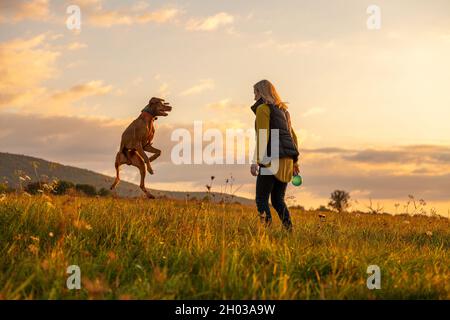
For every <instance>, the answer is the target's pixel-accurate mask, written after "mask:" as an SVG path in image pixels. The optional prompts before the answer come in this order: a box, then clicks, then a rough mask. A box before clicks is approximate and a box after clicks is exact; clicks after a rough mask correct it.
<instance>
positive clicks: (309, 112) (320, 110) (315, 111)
mask: <svg viewBox="0 0 450 320" xmlns="http://www.w3.org/2000/svg"><path fill="white" fill-rule="evenodd" d="M325 112H326V109H325V108H311V109H309V110H307V111H306V112H305V113H304V114H303V116H304V117H309V116H314V115H318V114H323V113H325Z"/></svg>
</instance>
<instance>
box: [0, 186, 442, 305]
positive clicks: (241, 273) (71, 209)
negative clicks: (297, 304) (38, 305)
mask: <svg viewBox="0 0 450 320" xmlns="http://www.w3.org/2000/svg"><path fill="white" fill-rule="evenodd" d="M292 216H293V223H294V232H293V233H292V234H289V233H286V232H284V231H283V230H282V228H281V226H280V224H279V222H278V221H277V219H275V218H274V224H273V226H272V227H271V228H265V227H263V226H261V225H260V224H259V221H258V219H257V215H256V213H255V210H254V208H253V207H246V206H241V205H238V204H213V203H208V202H196V201H188V202H180V201H170V200H156V201H148V200H144V199H142V200H141V199H138V200H125V199H112V198H108V199H97V198H83V197H70V196H63V197H48V196H36V197H29V196H14V195H8V196H7V197H5V198H2V200H1V202H0V255H1V256H0V298H3V299H88V298H89V299H432V298H436V299H450V251H449V249H450V222H449V220H448V219H446V218H439V217H423V216H390V215H362V214H333V213H328V214H327V216H326V218H322V219H320V218H319V217H318V213H317V212H303V213H302V212H300V211H295V210H294V211H293V212H292ZM373 264H376V265H378V266H380V268H381V272H382V276H381V286H382V289H381V290H368V289H367V286H366V280H367V277H368V275H367V274H366V269H367V267H368V266H369V265H373ZM69 265H78V266H80V268H81V275H82V289H81V290H68V289H67V288H66V279H67V277H68V276H69V275H68V274H66V268H67V267H68V266H69Z"/></svg>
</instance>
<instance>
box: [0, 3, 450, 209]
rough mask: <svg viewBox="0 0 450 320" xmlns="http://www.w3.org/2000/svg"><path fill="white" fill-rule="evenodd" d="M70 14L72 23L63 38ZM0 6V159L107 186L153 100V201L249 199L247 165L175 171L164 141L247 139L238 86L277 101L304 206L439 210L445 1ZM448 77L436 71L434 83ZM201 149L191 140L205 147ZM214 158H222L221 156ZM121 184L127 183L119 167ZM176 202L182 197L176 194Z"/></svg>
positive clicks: (449, 111) (447, 25) (246, 96)
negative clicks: (222, 193)
mask: <svg viewBox="0 0 450 320" xmlns="http://www.w3.org/2000/svg"><path fill="white" fill-rule="evenodd" d="M69 4H78V5H79V6H80V8H81V11H82V24H81V29H80V30H69V29H68V28H67V26H66V21H67V19H68V17H69V14H67V11H66V9H67V7H68V6H69ZM371 4H373V3H372V1H365V0H364V1H358V0H352V1H341V0H339V1H334V2H333V3H329V2H327V1H306V0H304V1H293V0H286V1H279V2H277V6H276V7H274V6H273V3H270V2H268V1H267V2H266V1H258V2H256V1H247V2H245V3H242V2H237V1H227V2H215V3H210V2H208V3H207V4H206V3H205V2H204V1H183V2H181V1H170V3H169V4H168V3H167V2H166V1H132V2H131V3H130V4H128V5H127V6H125V5H123V4H121V3H120V1H116V0H111V1H102V0H79V1H60V2H56V1H50V0H33V1H28V2H25V1H9V0H8V1H2V2H1V3H0V25H1V29H0V74H2V78H0V90H1V94H0V151H1V152H8V153H14V154H24V155H27V156H33V157H37V158H41V159H45V160H49V161H52V162H58V163H62V164H64V165H70V166H74V167H78V168H85V169H88V170H92V171H95V172H98V173H101V174H105V175H108V176H114V157H115V153H116V151H117V148H118V147H119V143H120V135H121V134H122V132H123V130H124V129H125V128H126V127H127V126H128V124H129V123H130V122H131V121H132V120H133V119H134V118H136V117H137V116H138V115H139V112H140V110H141V109H142V108H143V107H144V106H145V105H146V103H147V102H148V99H149V98H150V97H152V96H159V97H163V98H165V99H166V100H167V101H170V102H171V103H172V105H173V111H172V112H171V114H170V115H169V116H168V117H167V118H160V119H159V120H158V121H157V130H156V135H155V142H154V145H155V146H156V147H158V148H160V149H162V152H163V154H162V157H161V158H159V159H158V160H156V161H155V162H154V163H152V166H153V168H154V170H155V175H152V176H149V175H147V178H146V185H147V187H149V188H152V189H158V190H167V191H181V190H180V189H179V188H186V189H187V191H188V192H194V191H202V192H205V184H207V183H208V181H209V178H210V176H215V177H216V178H217V179H218V180H219V179H220V180H221V181H223V180H225V179H226V178H229V176H230V174H232V175H233V177H234V178H235V183H236V185H237V186H242V187H241V188H240V190H239V192H238V193H237V194H236V195H239V196H244V197H247V198H250V199H252V198H254V190H253V189H254V178H253V177H252V176H251V175H250V173H249V165H206V164H201V165H174V164H173V162H172V161H171V159H170V154H171V150H172V148H173V146H174V144H175V143H174V142H173V141H171V139H170V136H171V133H172V132H173V131H174V130H175V129H179V128H185V129H187V130H188V131H189V132H192V130H193V125H194V121H197V120H198V121H202V122H203V124H204V127H205V129H209V128H211V129H219V130H220V131H221V132H222V133H224V132H225V130H226V129H228V128H233V129H243V130H246V129H249V128H250V129H251V128H253V122H254V115H253V114H252V113H251V111H250V106H251V105H252V104H253V103H254V101H253V85H254V83H256V82H257V81H259V80H261V79H264V78H267V79H269V80H271V81H272V82H273V83H274V85H275V86H276V88H277V90H278V91H279V93H280V95H281V97H282V99H283V100H284V101H288V102H289V105H288V106H289V111H290V113H291V118H292V121H293V127H294V129H295V131H296V133H297V136H298V137H299V139H300V141H301V143H300V153H301V158H300V170H301V171H300V173H301V175H302V176H303V177H304V179H305V184H304V185H303V186H302V187H301V188H295V187H293V186H292V185H290V186H289V188H288V192H287V194H288V196H295V197H296V199H297V204H299V205H302V206H304V207H305V208H310V207H318V206H319V205H326V204H327V203H328V198H329V195H330V193H331V192H333V191H334V190H335V189H343V190H346V191H348V192H350V194H351V196H352V198H353V199H356V200H358V202H359V204H358V205H356V204H355V207H356V208H360V209H364V208H365V206H366V205H367V204H368V202H369V199H372V200H373V202H374V203H375V204H376V203H377V202H379V203H380V204H381V205H382V206H384V207H385V210H386V211H388V212H394V211H395V204H396V203H402V204H404V203H406V202H407V201H408V195H414V196H415V197H416V199H424V200H425V201H426V202H427V203H428V205H427V209H428V210H431V208H433V207H435V208H436V209H437V210H438V212H439V213H440V214H442V215H444V216H447V215H448V214H449V213H450V193H449V191H448V190H450V128H449V127H448V123H447V122H448V120H447V119H449V118H450V108H449V107H448V106H449V103H450V92H449V91H448V88H447V87H448V83H450V73H449V72H448V70H450V60H449V59H448V57H449V56H450V20H449V19H448V12H450V3H449V2H448V1H445V0H434V1H431V2H427V3H424V2H423V1H419V0H416V1H406V0H396V1H387V0H383V1H381V0H380V1H376V4H377V5H378V6H379V8H380V9H381V28H380V29H377V30H369V29H368V27H367V20H368V18H369V17H370V14H368V13H367V8H368V7H369V6H370V5H371ZM446 71H447V72H446ZM205 145H206V143H205ZM225 151H226V152H227V151H229V150H225ZM123 168H124V169H123V171H122V175H123V178H124V180H127V181H129V182H132V183H136V182H137V181H138V173H137V172H136V170H135V168H125V166H124V167H123ZM186 189H185V190H186Z"/></svg>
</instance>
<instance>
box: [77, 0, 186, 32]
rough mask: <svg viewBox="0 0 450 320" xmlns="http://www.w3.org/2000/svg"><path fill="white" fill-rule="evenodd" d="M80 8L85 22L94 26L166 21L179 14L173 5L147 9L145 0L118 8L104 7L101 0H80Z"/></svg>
mask: <svg viewBox="0 0 450 320" xmlns="http://www.w3.org/2000/svg"><path fill="white" fill-rule="evenodd" d="M79 5H80V7H81V9H82V10H84V11H86V12H87V13H86V15H85V16H86V17H87V22H88V23H89V24H90V25H92V26H95V27H102V28H109V27H113V26H121V25H122V26H123V25H135V24H148V23H158V24H160V23H166V22H170V21H172V20H174V19H175V18H176V17H177V16H178V15H180V13H181V12H180V10H179V9H177V8H175V7H166V8H160V9H157V10H153V11H152V10H148V7H149V5H148V4H147V3H146V2H142V1H141V2H137V3H135V4H134V5H132V6H128V7H123V8H119V9H106V8H104V6H103V1H102V0H82V1H81V2H80V3H79Z"/></svg>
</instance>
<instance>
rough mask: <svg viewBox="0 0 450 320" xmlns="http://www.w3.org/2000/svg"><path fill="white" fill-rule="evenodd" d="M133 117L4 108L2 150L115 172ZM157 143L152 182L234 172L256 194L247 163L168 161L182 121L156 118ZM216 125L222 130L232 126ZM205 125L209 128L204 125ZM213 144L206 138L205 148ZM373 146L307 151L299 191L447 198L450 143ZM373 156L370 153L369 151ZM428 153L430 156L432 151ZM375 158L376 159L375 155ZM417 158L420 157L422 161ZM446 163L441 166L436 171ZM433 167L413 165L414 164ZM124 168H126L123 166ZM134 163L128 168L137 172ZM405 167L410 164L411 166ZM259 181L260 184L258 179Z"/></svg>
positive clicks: (199, 181) (201, 180)
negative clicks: (16, 111)
mask: <svg viewBox="0 0 450 320" xmlns="http://www.w3.org/2000/svg"><path fill="white" fill-rule="evenodd" d="M130 121H131V119H130V120H121V121H116V120H113V119H98V118H79V117H67V116H39V115H32V114H12V113H5V112H3V113H2V114H1V116H0V151H2V152H11V153H19V154H26V155H32V156H37V157H41V158H44V159H48V160H52V161H57V162H61V163H63V164H69V165H74V166H78V167H82V168H88V169H91V170H95V171H100V172H107V173H109V174H113V172H114V167H113V162H114V155H115V153H116V152H117V148H118V145H119V143H120V136H121V133H122V132H123V130H124V129H125V128H126V126H127V125H128V124H129V122H130ZM156 126H157V130H156V137H155V142H154V145H155V147H157V148H160V149H162V151H163V153H162V156H161V158H159V159H158V160H157V161H156V162H155V163H154V166H153V167H154V169H155V172H156V174H155V175H154V176H151V177H148V178H147V181H151V183H150V186H151V185H152V183H160V184H166V185H170V184H171V183H172V184H174V183H179V184H180V183H188V184H189V185H195V186H198V190H202V188H203V186H204V184H205V183H207V182H208V179H209V176H211V175H215V176H216V177H220V178H222V177H227V176H229V175H230V173H232V174H233V176H235V178H236V185H241V184H243V185H248V186H250V187H249V188H248V190H246V192H247V193H251V192H252V190H253V189H252V187H251V186H252V185H253V184H254V178H253V177H251V176H250V175H249V172H248V165H205V164H203V165H179V166H177V165H174V164H172V162H171V159H170V153H171V150H172V147H173V146H174V145H175V144H176V143H177V142H174V141H171V138H170V137H171V133H172V132H173V130H174V129H177V128H186V129H188V130H189V131H190V132H191V131H192V128H191V127H192V124H191V125H190V126H189V125H187V124H183V123H175V124H167V123H164V122H159V121H158V122H157V124H156ZM208 126H209V127H214V126H217V128H219V129H220V130H221V131H222V132H224V130H225V129H226V127H227V125H226V124H225V125H223V126H222V127H221V126H220V124H218V123H217V124H210V125H208ZM205 129H206V128H205ZM207 144H208V142H204V143H203V146H204V147H205V146H206V145H207ZM392 149H396V150H397V151H398V152H404V155H408V154H413V155H415V157H413V156H411V155H409V156H408V157H406V158H404V159H402V158H399V156H398V155H396V156H394V158H393V159H392V154H391V153H389V152H388V151H392ZM366 151H367V150H347V149H341V148H322V149H306V150H301V160H300V168H301V174H302V176H303V178H304V181H305V185H304V187H302V190H299V189H295V190H294V191H295V194H296V195H300V194H303V193H300V191H302V192H307V193H308V197H310V198H311V197H312V198H317V199H326V198H328V196H329V195H330V193H331V192H332V191H333V190H335V189H344V190H347V191H349V192H351V193H352V195H353V196H354V198H356V199H358V200H363V201H365V200H364V199H368V198H373V199H393V200H396V199H404V198H406V197H407V195H408V194H413V195H415V196H416V197H417V198H424V199H425V200H428V201H448V200H449V199H450V193H449V190H450V162H449V161H448V160H449V159H448V158H447V157H448V154H449V152H450V147H449V146H433V145H429V146H405V147H399V148H385V149H378V150H377V152H378V153H379V154H381V153H385V154H386V157H387V159H383V158H382V157H380V155H379V154H377V155H374V156H367V153H366ZM358 154H365V157H362V158H357V160H356V159H355V158H349V155H358ZM370 154H371V155H372V153H370ZM427 154H428V155H427ZM374 159H376V161H374ZM417 159H421V163H420V164H418V165H417V166H416V167H414V166H411V165H412V164H413V165H414V164H415V161H416V160H417ZM392 160H395V161H396V163H395V165H391V166H388V167H386V166H385V162H386V161H388V162H390V161H392ZM437 161H440V162H439V163H440V168H441V169H440V170H433V167H435V166H436V162H437ZM420 167H422V168H425V169H430V170H431V171H430V170H416V171H415V170H414V168H416V169H417V168H420ZM124 168H128V167H126V166H124ZM133 169H134V168H128V169H125V170H128V172H130V174H131V176H132V178H133V179H134V177H135V171H134V170H133ZM406 169H407V170H406ZM253 186H254V185H253Z"/></svg>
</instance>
